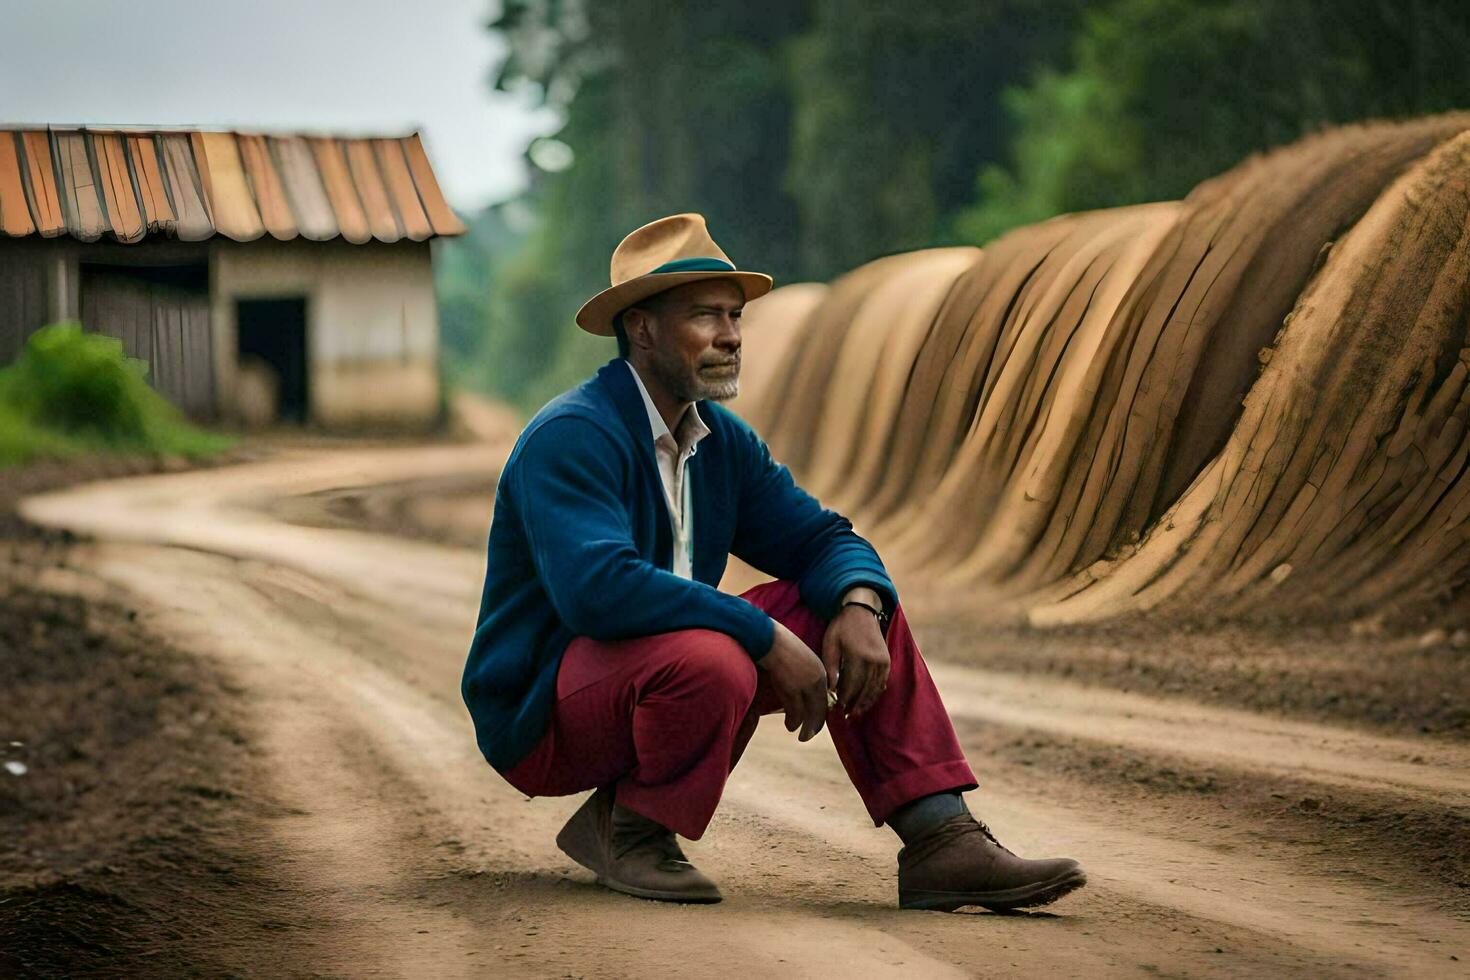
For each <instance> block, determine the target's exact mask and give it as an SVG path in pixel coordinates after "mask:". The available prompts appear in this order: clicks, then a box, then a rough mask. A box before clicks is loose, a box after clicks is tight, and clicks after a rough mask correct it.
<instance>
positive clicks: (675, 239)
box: [577, 214, 772, 337]
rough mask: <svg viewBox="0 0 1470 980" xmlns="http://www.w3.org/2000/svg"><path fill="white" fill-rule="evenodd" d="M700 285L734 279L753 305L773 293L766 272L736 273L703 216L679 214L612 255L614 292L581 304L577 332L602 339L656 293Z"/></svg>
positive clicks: (652, 224)
mask: <svg viewBox="0 0 1470 980" xmlns="http://www.w3.org/2000/svg"><path fill="white" fill-rule="evenodd" d="M700 279H733V280H735V282H737V283H739V285H740V288H741V289H742V290H743V291H744V292H745V300H746V302H749V301H751V300H753V299H755V298H756V297H757V296H764V295H765V294H766V293H768V292H770V291H771V285H772V279H771V277H770V276H768V275H766V274H765V273H763V272H741V271H738V270H737V269H736V268H735V263H733V262H731V261H730V258H729V256H727V255H726V254H725V253H724V252H723V251H721V250H720V246H718V245H716V244H715V240H714V239H713V238H711V237H709V229H708V228H706V227H705V224H704V215H702V214H676V215H672V216H670V217H667V218H660V219H658V220H657V221H651V222H649V223H648V224H646V225H644V226H643V227H642V228H639V229H638V230H637V231H635V232H633V233H632V234H630V235H629V236H628V237H627V238H624V239H623V240H622V242H620V243H619V244H618V247H617V248H616V249H614V250H613V255H612V286H610V287H609V288H607V289H604V290H603V291H602V292H600V293H598V294H597V295H596V296H594V297H592V298H591V299H589V300H588V301H587V302H586V303H584V304H582V308H581V309H580V310H578V311H577V326H579V327H581V328H582V329H583V330H586V331H587V332H588V333H595V334H597V335H598V336H599V337H611V336H612V335H613V326H612V321H613V317H615V316H617V315H618V314H619V313H621V312H622V311H623V310H626V309H627V308H628V307H630V306H632V305H633V304H634V303H637V302H638V301H639V300H644V299H647V298H648V297H650V296H652V295H653V294H654V293H661V292H663V291H664V290H665V289H673V288H674V287H675V286H682V285H684V283H686V282H695V281H697V280H700Z"/></svg>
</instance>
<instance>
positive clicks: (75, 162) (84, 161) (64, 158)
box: [53, 133, 111, 242]
mask: <svg viewBox="0 0 1470 980" xmlns="http://www.w3.org/2000/svg"><path fill="white" fill-rule="evenodd" d="M53 135H54V136H55V138H56V159H57V160H58V161H59V162H60V163H61V177H62V179H61V182H60V184H59V186H60V187H63V188H66V189H68V190H69V191H70V193H69V194H67V195H66V196H65V197H63V198H62V202H61V213H62V214H63V215H65V216H66V230H67V231H68V232H70V233H71V236H72V237H73V238H80V239H81V240H82V241H84V242H95V241H96V240H97V239H99V238H101V237H102V233H103V232H104V231H110V230H111V225H110V224H109V222H108V220H107V214H106V212H105V211H104V210H103V207H102V195H101V194H99V193H98V187H97V177H96V174H94V173H93V172H92V162H91V160H90V159H89V158H88V154H87V141H86V140H84V139H83V138H82V135H81V134H80V133H55V134H53Z"/></svg>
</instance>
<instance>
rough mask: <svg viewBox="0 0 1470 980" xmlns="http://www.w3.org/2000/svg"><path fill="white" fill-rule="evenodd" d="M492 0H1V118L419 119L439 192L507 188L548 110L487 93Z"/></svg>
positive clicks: (376, 127)
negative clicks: (527, 145)
mask: <svg viewBox="0 0 1470 980" xmlns="http://www.w3.org/2000/svg"><path fill="white" fill-rule="evenodd" d="M498 6H499V3H498V0H417V2H415V0H110V2H109V0H0V124H5V123H53V124H87V125H100V124H105V123H118V124H127V125H152V124H158V125H184V126H188V125H198V126H209V127H240V128H243V129H267V130H277V129H279V130H294V129H303V130H314V131H331V132H334V133H338V134H342V135H353V134H357V133H369V132H384V133H388V134H395V133H401V132H406V131H408V130H411V129H419V130H420V131H422V132H423V134H424V140H425V142H426V143H427V145H428V149H429V157H430V159H431V160H432V161H433V163H434V170H435V172H436V173H437V174H438V176H439V181H440V183H441V184H442V185H443V188H444V192H445V194H446V195H447V196H448V197H449V200H450V202H451V203H452V204H453V205H454V206H455V207H456V208H459V209H461V210H470V209H474V208H477V207H480V206H482V205H484V204H487V203H489V202H491V201H494V200H499V199H501V198H504V197H506V196H508V195H510V194H512V193H514V192H515V191H516V190H518V189H519V188H520V187H521V186H522V185H523V181H524V177H523V172H522V167H523V164H522V153H523V152H524V150H525V148H526V144H527V143H528V142H529V141H530V140H531V138H532V137H534V136H536V135H538V134H541V133H545V132H548V131H550V130H552V129H553V128H554V127H555V120H554V118H553V117H552V116H551V114H550V113H547V112H545V111H533V110H532V109H530V108H528V107H527V106H526V105H525V104H524V103H522V102H521V101H520V100H518V99H515V98H512V97H511V96H509V95H506V94H504V93H498V92H492V91H491V90H490V85H489V77H490V73H491V68H492V65H494V64H495V63H497V62H498V60H499V58H500V54H501V51H502V46H501V44H500V42H499V39H498V38H496V37H494V36H493V35H491V34H490V33H489V32H487V31H486V30H484V28H483V26H482V25H483V24H484V23H485V22H486V21H487V20H489V19H490V18H491V14H492V12H493V11H494V10H495V9H497V8H498Z"/></svg>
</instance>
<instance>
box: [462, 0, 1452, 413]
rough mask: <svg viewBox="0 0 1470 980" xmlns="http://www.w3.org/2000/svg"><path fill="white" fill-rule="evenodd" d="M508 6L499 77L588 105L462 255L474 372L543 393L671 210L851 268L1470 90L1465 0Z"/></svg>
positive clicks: (491, 381) (506, 387) (827, 0)
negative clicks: (627, 238) (639, 230)
mask: <svg viewBox="0 0 1470 980" xmlns="http://www.w3.org/2000/svg"><path fill="white" fill-rule="evenodd" d="M491 26H492V29H493V30H496V31H499V32H500V33H502V34H503V35H504V37H505V38H506V40H507V41H508V44H509V56H508V57H507V58H506V60H505V61H504V62H503V63H502V65H501V66H500V69H499V72H498V75H497V77H496V81H495V84H496V86H497V87H498V88H501V89H503V90H506V91H512V92H518V93H522V94H524V93H532V94H533V95H535V96H537V97H538V98H539V99H540V101H542V102H543V103H545V104H546V105H549V106H552V107H554V108H555V109H557V110H558V111H559V112H560V113H561V115H562V118H563V120H564V124H563V126H562V128H561V129H560V131H559V132H558V133H557V134H556V139H558V140H560V141H561V142H563V143H565V144H566V145H567V146H568V147H570V149H571V153H572V163H571V165H570V166H569V167H567V168H565V169H561V168H557V169H556V170H555V172H550V171H542V170H538V169H536V168H535V167H534V166H533V167H532V168H531V174H532V187H531V189H530V190H529V191H528V192H527V193H526V194H524V195H523V196H522V197H521V198H520V199H518V200H517V201H515V202H511V203H510V204H507V205H506V206H505V207H506V208H511V207H516V208H519V209H520V210H521V212H522V213H523V215H524V217H525V220H524V221H523V222H522V223H521V224H520V225H519V226H518V227H520V228H521V230H520V231H518V232H517V233H516V234H514V235H501V234H491V235H489V236H488V237H486V238H485V239H484V240H483V241H481V242H479V243H477V244H474V245H473V248H475V249H479V252H478V253H476V256H475V259H474V262H473V263H470V262H465V263H460V264H458V265H455V266H453V267H452V268H451V269H449V270H448V271H446V272H444V274H442V275H441V278H440V295H441V309H442V311H443V316H444V320H445V339H446V347H448V348H449V349H450V350H451V352H452V353H451V355H450V356H452V357H454V358H456V364H455V366H454V368H453V371H452V373H453V375H454V376H455V377H456V379H457V380H458V381H459V382H460V383H464V384H470V385H473V386H475V387H479V388H482V389H483V390H487V391H491V392H493V393H496V394H499V395H501V396H502V397H506V398H508V399H510V400H511V401H513V402H514V403H515V404H517V405H519V406H520V407H522V408H523V409H525V410H526V411H531V410H534V409H535V408H536V407H538V406H539V405H540V404H541V403H542V402H543V401H544V400H545V399H546V398H547V397H549V396H550V395H553V394H555V393H556V392H558V391H561V390H563V389H565V388H567V387H569V386H570V385H571V384H573V383H575V382H576V381H578V380H579V379H580V378H582V377H585V376H586V374H587V373H588V371H589V370H590V368H591V367H592V366H595V365H596V364H598V363H600V362H601V361H603V360H605V359H606V358H608V357H611V356H612V354H613V345H612V342H611V341H610V340H609V341H599V340H597V339H596V338H592V337H589V336H587V335H586V334H583V333H582V332H580V331H579V330H577V328H576V327H575V326H574V324H573V321H572V317H573V315H574V314H575V312H576V310H577V308H578V306H579V305H580V304H581V303H582V302H583V301H584V300H585V299H587V298H588V297H589V296H590V295H592V294H593V293H594V292H596V291H597V290H598V289H600V288H601V287H602V286H603V285H605V284H606V282H607V262H608V257H609V255H610V253H611V252H612V249H613V248H614V247H615V246H616V245H617V243H618V241H619V240H620V239H621V238H622V237H623V235H625V234H626V233H627V232H629V231H631V230H632V229H634V228H636V227H638V226H639V225H641V224H643V223H645V222H647V221H649V220H652V219H654V218H657V217H660V216H662V215H666V214H673V213H676V212H679V211H699V212H701V213H703V214H705V215H706V216H707V217H708V218H709V221H710V227H711V230H712V231H713V233H714V235H715V237H716V238H717V239H718V240H719V241H720V243H721V244H722V245H723V246H724V247H725V248H726V250H727V251H728V252H729V254H730V256H731V257H732V258H733V259H734V260H735V262H736V263H737V265H740V266H743V267H745V268H754V269H762V270H765V271H768V272H771V273H772V274H773V275H775V277H776V279H777V282H778V284H784V283H787V282H792V281H796V280H800V279H828V278H831V277H833V276H835V275H837V274H839V273H841V272H843V271H845V270H847V269H850V268H852V267H854V266H856V265H858V264H860V263H862V262H865V261H867V260H869V259H872V258H875V257H877V256H879V255H884V254H887V253H890V252H894V251H899V250H904V249H912V248H922V247H926V246H933V245H944V244H956V243H974V244H982V243H984V242H986V241H988V240H990V239H992V238H994V237H995V236H996V235H999V234H1001V233H1002V232H1004V231H1006V230H1008V229H1010V228H1013V227H1016V226H1017V225H1021V224H1026V223H1030V222H1035V221H1040V220H1044V219H1045V218H1048V217H1051V216H1053V215H1056V214H1060V213H1065V212H1068V211H1077V210H1084V209H1090V208H1098V207H1111V206H1117V205H1123V204H1130V203H1137V202H1141V201H1150V200H1166V199H1174V198H1180V197H1183V196H1185V195H1186V194H1188V192H1189V191H1190V190H1191V188H1193V187H1194V186H1195V185H1196V184H1197V183H1198V182H1200V181H1201V180H1204V179H1206V178H1208V177H1210V176H1213V175H1214V174H1217V173H1220V172H1222V171H1224V170H1226V169H1228V168H1229V167H1231V166H1233V165H1234V164H1235V163H1237V162H1239V161H1240V160H1241V159H1242V158H1244V157H1245V156H1248V155H1249V154H1251V153H1253V152H1256V151H1259V150H1264V149H1267V148H1270V147H1273V146H1279V145H1281V144H1284V143H1287V142H1290V141H1291V140H1294V139H1296V138H1298V137H1299V136H1301V135H1302V134H1304V133H1305V132H1308V131H1310V130H1311V129H1313V128H1316V127H1319V126H1322V125H1326V124H1331V123H1339V122H1345V121H1350V120H1354V119H1362V118H1369V117H1380V116H1406V115H1416V114H1423V113H1428V112H1435V111H1441V110H1444V109H1450V108H1456V107H1464V106H1465V105H1466V103H1467V102H1470V60H1467V59H1466V58H1465V57H1464V51H1465V50H1467V48H1470V7H1466V5H1465V4H1464V3H1463V0H1453V2H1452V0H1413V2H1409V3H1390V2H1386V0H1331V2H1329V0H1097V2H1088V0H930V2H928V3H923V4H916V3H913V2H911V0H744V2H742V3H738V4H737V3H733V2H730V0H709V2H706V3H703V4H664V3H656V2H654V0H620V2H619V3H594V2H592V0H504V3H503V4H502V14H501V16H500V19H499V20H497V21H496V22H495V23H494V24H493V25H491ZM472 224H473V226H474V227H475V228H476V229H477V230H478V229H481V227H482V226H483V227H484V228H485V229H490V230H491V231H494V230H495V229H497V228H500V227H501V226H503V225H505V224H506V221H505V214H504V213H503V209H499V208H497V209H491V210H490V211H487V212H486V213H485V215H482V216H481V218H480V219H477V220H476V221H474V222H472ZM453 247H458V245H457V244H456V246H453Z"/></svg>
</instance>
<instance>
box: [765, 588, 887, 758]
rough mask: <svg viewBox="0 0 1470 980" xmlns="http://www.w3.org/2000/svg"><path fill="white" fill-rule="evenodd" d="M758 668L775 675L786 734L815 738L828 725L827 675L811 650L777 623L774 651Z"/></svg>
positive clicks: (773, 681)
mask: <svg viewBox="0 0 1470 980" xmlns="http://www.w3.org/2000/svg"><path fill="white" fill-rule="evenodd" d="M868 618H869V619H871V618H872V613H869V614H868ZM756 666H758V667H760V668H762V669H763V670H765V671H766V672H767V673H768V674H770V675H771V686H772V687H774V688H775V689H776V696H777V697H778V698H780V699H781V707H783V708H785V709H786V730H787V731H788V732H794V731H796V730H797V729H798V728H800V729H801V734H800V735H799V736H797V737H798V738H799V739H800V740H801V741H803V742H805V741H807V740H809V739H811V738H813V737H815V736H816V734H817V732H820V731H821V730H822V726H823V725H824V724H826V723H827V684H826V680H827V675H826V673H825V672H824V671H823V670H822V661H820V660H818V659H817V655H816V654H815V653H813V652H812V649H811V647H809V646H807V645H806V644H805V643H803V642H802V641H801V638H800V637H798V636H797V635H796V634H795V633H793V632H791V631H790V630H789V629H787V628H786V627H784V626H782V625H781V624H780V623H776V636H775V639H773V640H772V641H771V649H770V650H769V651H768V652H767V653H766V655H765V656H764V657H761V658H760V659H759V660H757V661H756Z"/></svg>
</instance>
